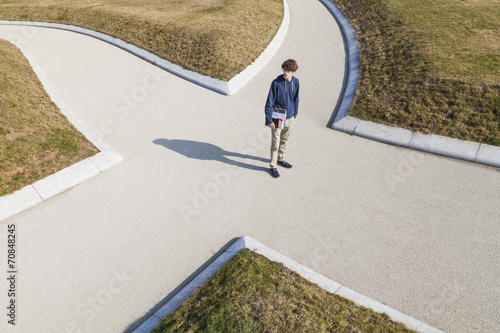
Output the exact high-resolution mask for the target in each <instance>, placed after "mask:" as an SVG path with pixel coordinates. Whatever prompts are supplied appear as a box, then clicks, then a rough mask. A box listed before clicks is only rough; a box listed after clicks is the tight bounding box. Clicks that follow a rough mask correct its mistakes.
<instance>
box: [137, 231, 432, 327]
mask: <svg viewBox="0 0 500 333" xmlns="http://www.w3.org/2000/svg"><path fill="white" fill-rule="evenodd" d="M245 248H247V249H249V250H251V251H254V252H256V253H258V254H260V255H263V256H264V257H266V258H268V259H269V260H271V261H274V262H279V263H281V264H283V265H285V266H286V267H287V268H289V269H291V270H292V271H294V272H296V273H297V274H299V275H300V276H302V277H303V278H305V279H306V280H308V281H309V282H312V283H314V284H316V285H318V286H319V287H320V288H322V289H324V290H326V291H328V292H330V293H332V294H335V295H339V296H342V297H344V298H347V299H349V300H351V301H353V302H355V303H357V304H359V305H362V306H364V307H367V308H370V309H372V310H374V311H376V312H379V313H385V314H387V315H388V316H389V317H391V319H392V320H394V321H397V322H400V323H403V324H405V325H406V326H407V327H408V328H410V329H413V330H416V331H418V332H425V333H439V332H442V331H440V330H438V329H437V328H434V327H432V326H429V325H427V324H425V323H423V322H421V321H419V320H417V319H415V318H413V317H410V316H407V315H405V314H403V313H401V312H399V311H396V310H394V309H392V308H390V307H388V306H386V305H384V304H382V303H379V302H377V301H375V300H373V299H371V298H368V297H366V296H363V295H361V294H359V293H357V292H355V291H353V290H351V289H349V288H346V287H344V286H342V285H340V284H338V283H337V282H335V281H333V280H331V279H329V278H327V277H326V276H324V275H321V274H319V273H317V272H315V271H313V270H311V269H310V268H307V267H305V266H303V265H301V264H299V263H298V262H296V261H294V260H292V259H290V258H288V257H286V256H284V255H282V254H280V253H278V252H276V251H274V250H272V249H270V248H268V247H267V246H265V245H263V244H261V243H259V242H258V241H256V240H254V239H252V238H250V237H248V236H242V237H240V238H238V239H237V240H236V241H235V242H234V243H233V244H232V245H231V246H230V247H229V248H228V249H226V250H225V251H224V252H223V253H221V254H220V255H219V256H218V257H217V258H216V259H215V260H213V261H212V263H211V264H210V265H208V266H207V267H206V268H205V269H204V270H203V271H202V272H201V273H200V274H198V275H197V276H195V277H194V278H193V279H192V280H191V282H189V283H188V284H187V285H186V286H185V287H184V288H183V289H181V290H180V291H179V292H178V293H177V294H176V295H174V296H173V297H172V298H170V300H169V301H168V302H166V303H165V304H164V305H163V306H162V307H161V308H160V309H159V310H158V311H156V312H155V313H154V314H153V315H151V316H150V317H149V318H147V319H146V320H145V321H144V322H143V323H142V324H141V325H140V326H139V327H137V328H136V329H135V330H134V331H133V333H149V332H151V331H152V330H153V329H154V328H155V327H156V326H157V325H158V324H159V323H160V322H161V321H162V320H163V318H165V317H166V316H168V315H169V314H170V313H172V312H174V311H175V310H176V309H177V308H178V307H179V306H180V305H181V304H182V303H183V302H184V301H185V300H187V299H188V298H189V296H191V294H192V293H194V292H195V291H196V290H197V289H198V288H200V287H201V286H202V285H203V284H205V283H206V282H208V281H209V280H210V279H211V278H212V277H213V276H214V275H215V273H217V271H218V270H219V269H221V268H222V267H223V266H224V265H225V264H226V263H227V262H228V261H229V260H231V259H232V258H234V257H235V256H236V255H237V254H238V253H239V252H240V251H241V250H243V249H245Z"/></svg>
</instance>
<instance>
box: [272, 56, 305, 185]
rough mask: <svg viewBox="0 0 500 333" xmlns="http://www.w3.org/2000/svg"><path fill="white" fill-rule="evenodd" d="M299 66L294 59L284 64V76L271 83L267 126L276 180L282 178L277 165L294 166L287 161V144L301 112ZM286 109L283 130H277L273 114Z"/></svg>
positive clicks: (282, 67)
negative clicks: (297, 74) (269, 131)
mask: <svg viewBox="0 0 500 333" xmlns="http://www.w3.org/2000/svg"><path fill="white" fill-rule="evenodd" d="M298 68H299V66H298V65H297V62H296V61H295V60H293V59H288V60H285V62H283V64H282V65H281V69H282V70H283V74H282V75H279V76H278V77H277V78H276V79H274V80H273V82H272V83H271V88H270V89H269V94H268V96H267V101H266V108H265V111H266V126H269V127H271V162H270V164H269V166H270V168H271V175H272V176H273V177H274V178H278V177H279V176H280V174H279V172H278V169H276V165H280V166H282V167H285V168H291V167H292V165H291V164H290V163H288V162H286V161H285V155H286V144H287V141H288V138H289V137H290V132H291V129H292V125H293V122H294V120H295V118H297V113H298V112H299V80H298V79H297V78H296V77H294V75H295V72H296V71H297V69H298ZM275 108H279V109H285V110H286V120H285V127H284V128H283V129H279V128H276V126H275V124H274V122H273V120H272V114H273V109H275Z"/></svg>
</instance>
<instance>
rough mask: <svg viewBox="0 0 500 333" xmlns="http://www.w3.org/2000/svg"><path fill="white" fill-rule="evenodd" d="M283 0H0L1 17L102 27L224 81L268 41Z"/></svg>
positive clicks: (236, 72)
mask: <svg viewBox="0 0 500 333" xmlns="http://www.w3.org/2000/svg"><path fill="white" fill-rule="evenodd" d="M282 18H283V1H282V0H196V1H193V0H141V1H138V0H79V1H73V0H1V1H0V19H3V20H28V21H43V22H55V23H63V24H71V25H77V26H81V27H85V28H88V29H92V30H96V31H100V32H103V33H106V34H109V35H111V36H114V37H118V38H120V39H123V40H125V41H127V42H129V43H132V44H135V45H137V46H139V47H142V48H144V49H146V50H148V51H150V52H152V53H154V54H157V55H158V56H160V57H162V58H164V59H167V60H169V61H171V62H173V63H176V64H179V65H182V66H184V67H185V68H188V69H191V70H194V71H196V72H199V73H202V74H205V75H209V76H212V77H215V78H218V79H221V80H225V81H228V80H229V79H231V78H232V77H233V76H235V75H236V74H238V73H239V72H241V71H242V70H243V69H245V68H246V67H247V66H248V65H250V64H251V63H252V62H253V61H254V60H255V59H256V58H257V57H258V56H259V55H260V54H261V53H262V51H264V49H265V48H266V47H267V45H268V44H269V42H270V41H271V40H272V38H273V37H274V35H275V34H276V32H277V31H278V28H279V26H280V24H281V21H282Z"/></svg>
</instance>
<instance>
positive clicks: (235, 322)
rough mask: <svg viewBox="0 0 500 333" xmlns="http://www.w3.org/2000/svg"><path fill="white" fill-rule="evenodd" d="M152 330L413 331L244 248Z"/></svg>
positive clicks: (162, 331)
mask: <svg viewBox="0 0 500 333" xmlns="http://www.w3.org/2000/svg"><path fill="white" fill-rule="evenodd" d="M153 332H154V333H164V332H252V333H253V332H413V331H411V330H409V329H407V328H406V327H405V326H404V325H403V324H400V323H396V322H393V321H391V320H390V319H389V317H388V316H387V315H385V314H379V313H376V312H374V311H372V310H370V309H367V308H364V307H360V306H357V305H355V304H354V303H353V302H351V301H349V300H347V299H345V298H342V297H339V296H336V295H333V294H331V293H328V292H326V291H324V290H323V289H321V288H319V287H318V286H316V285H314V284H312V283H310V282H308V281H307V280H305V279H303V278H302V277H300V276H299V275H298V274H296V273H295V272H292V271H290V270H289V269H287V268H286V267H284V266H283V265H282V264H278V263H275V262H272V261H270V260H268V259H267V258H265V257H263V256H261V255H258V254H256V253H254V252H251V251H249V250H248V249H245V250H243V251H242V252H241V253H240V254H238V255H237V256H236V257H235V258H233V259H232V260H231V261H230V262H228V263H227V264H226V265H225V266H224V267H223V268H222V269H220V270H219V271H218V272H217V273H216V275H215V276H214V277H213V279H212V280H211V281H210V282H208V283H207V284H206V285H204V286H202V287H201V288H200V289H199V290H197V291H196V292H195V293H193V295H191V297H190V298H189V299H188V300H187V301H186V302H184V303H183V304H182V305H181V307H179V308H178V309H177V310H176V311H174V312H173V313H172V314H170V315H169V316H167V317H166V318H165V319H164V320H163V321H162V322H161V323H160V324H159V325H158V326H157V327H156V328H155V330H153Z"/></svg>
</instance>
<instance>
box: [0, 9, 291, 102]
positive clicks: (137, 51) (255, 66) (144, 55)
mask: <svg viewBox="0 0 500 333" xmlns="http://www.w3.org/2000/svg"><path fill="white" fill-rule="evenodd" d="M283 6H284V14H283V20H282V21H281V25H280V27H279V29H278V32H277V33H276V35H275V36H274V38H273V40H272V41H271V42H270V43H269V45H268V46H267V47H266V49H265V50H264V51H263V52H262V53H261V54H260V56H259V57H258V58H257V59H256V60H255V61H254V62H253V63H251V64H250V65H249V66H247V68H245V69H244V70H243V71H242V72H241V73H239V74H237V75H236V76H235V77H233V78H232V79H231V80H229V81H222V80H219V79H215V78H213V77H210V76H207V75H203V74H199V73H197V72H194V71H191V70H189V69H186V68H184V67H182V66H179V65H176V64H174V63H172V62H170V61H168V60H165V59H163V58H160V57H159V56H157V55H155V54H153V53H151V52H149V51H146V50H144V49H141V48H139V47H137V46H135V45H133V44H130V43H127V42H125V41H123V40H121V39H119V38H115V37H112V36H109V35H106V34H104V33H101V32H97V31H93V30H90V29H86V28H81V27H77V26H74V25H66V24H59V23H45V22H28V21H0V24H5V25H25V26H34V27H40V28H52V29H60V30H67V31H72V32H76V33H80V34H83V35H87V36H90V37H94V38H97V39H100V40H102V41H104V42H107V43H109V44H112V45H114V46H117V47H119V48H121V49H123V50H125V51H127V52H130V53H132V54H133V55H135V56H137V57H139V58H141V59H143V60H145V61H147V62H149V63H151V64H153V65H156V66H158V67H160V68H161V69H164V70H166V71H168V72H170V73H172V74H174V75H177V76H179V77H181V78H183V79H186V80H188V81H191V82H193V83H195V84H198V85H200V86H202V87H204V88H207V89H210V90H213V91H215V92H218V93H220V94H223V95H232V94H234V93H236V92H237V91H238V90H239V89H241V88H242V87H243V86H244V85H245V84H247V83H248V82H249V81H250V80H251V79H252V78H253V77H254V76H256V75H257V73H258V72H259V71H260V70H261V69H262V68H264V66H265V65H266V64H267V63H268V62H269V61H270V60H271V59H272V57H273V56H274V55H275V54H276V52H277V51H278V49H279V48H280V46H281V44H282V43H283V40H284V39H285V36H286V33H287V31H288V26H289V23H290V11H289V7H288V2H287V1H286V0H283Z"/></svg>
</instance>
